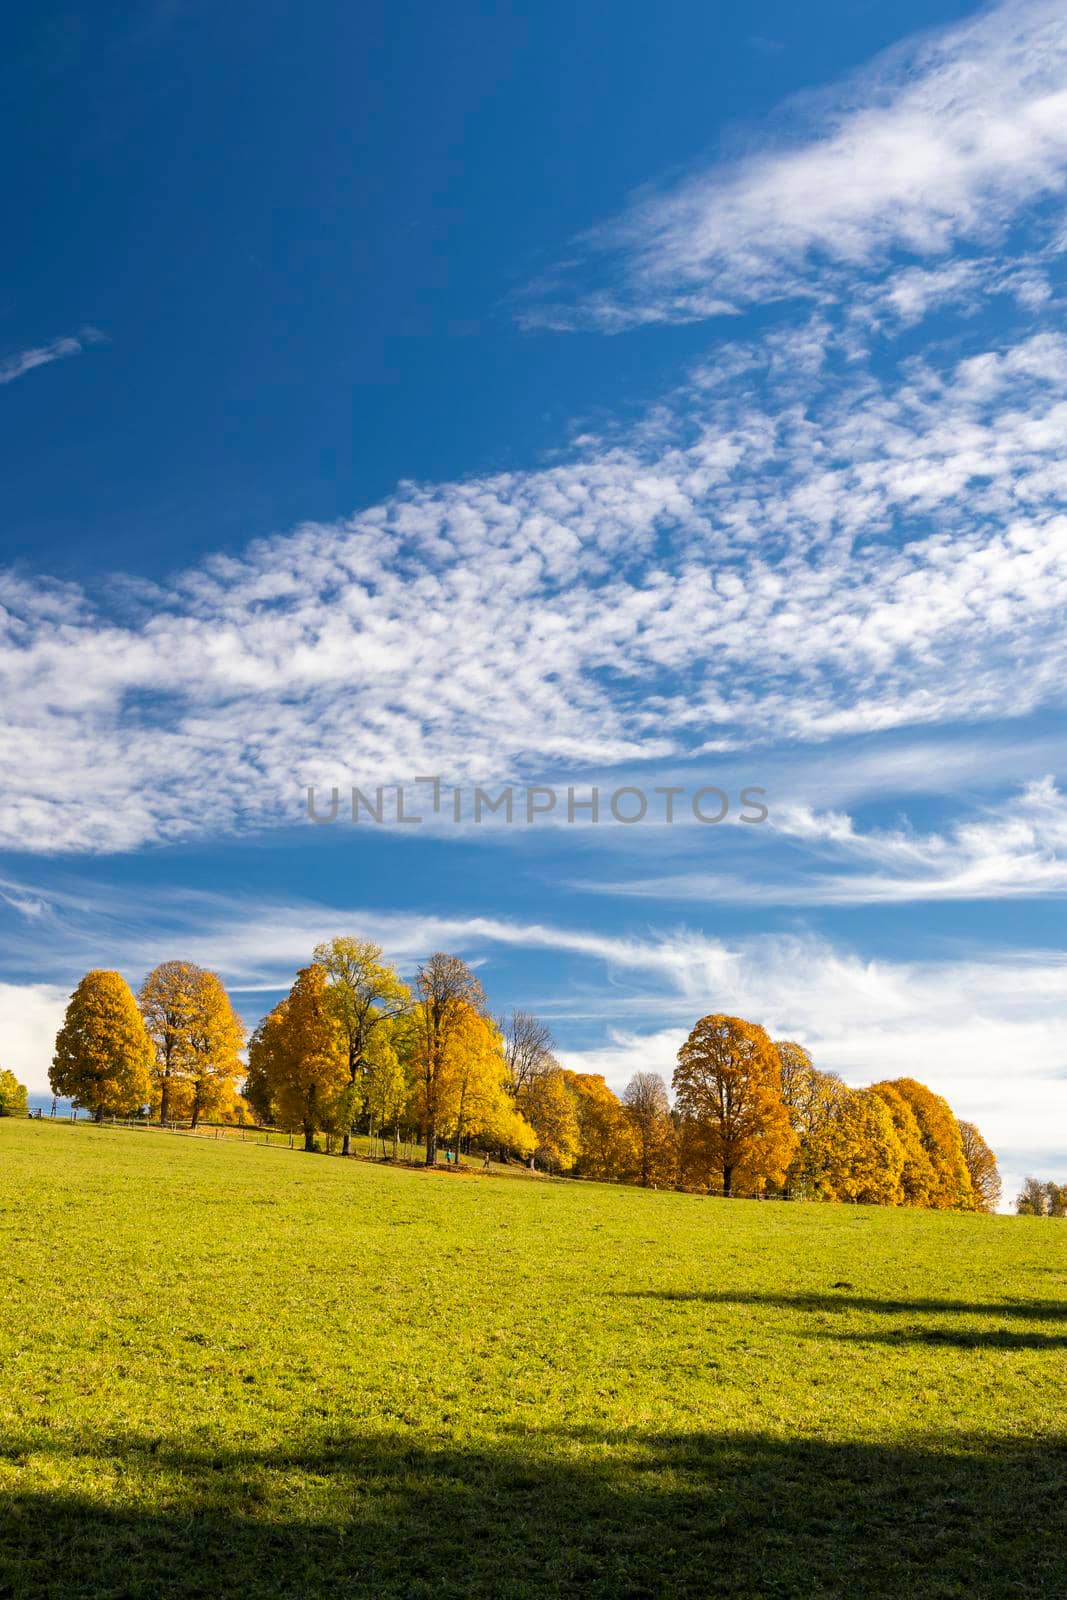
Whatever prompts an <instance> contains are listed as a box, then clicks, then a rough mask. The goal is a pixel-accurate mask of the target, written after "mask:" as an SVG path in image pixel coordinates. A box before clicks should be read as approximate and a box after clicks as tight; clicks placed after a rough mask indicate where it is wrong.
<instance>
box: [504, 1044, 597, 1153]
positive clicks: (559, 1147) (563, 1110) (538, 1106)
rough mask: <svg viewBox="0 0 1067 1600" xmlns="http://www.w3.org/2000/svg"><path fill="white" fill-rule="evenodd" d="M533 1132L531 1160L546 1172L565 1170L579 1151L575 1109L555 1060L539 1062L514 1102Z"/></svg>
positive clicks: (579, 1135)
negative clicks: (536, 1162)
mask: <svg viewBox="0 0 1067 1600" xmlns="http://www.w3.org/2000/svg"><path fill="white" fill-rule="evenodd" d="M516 1104H517V1105H518V1107H519V1109H520V1111H521V1112H522V1114H523V1116H524V1117H525V1118H526V1121H527V1122H528V1123H529V1124H530V1127H531V1128H532V1129H533V1131H534V1134H535V1135H536V1140H537V1143H536V1147H535V1149H534V1150H533V1152H531V1155H532V1161H531V1164H532V1163H533V1161H539V1162H540V1163H541V1165H542V1166H543V1167H546V1168H547V1169H548V1170H549V1171H550V1172H569V1171H570V1170H571V1168H572V1167H573V1166H574V1163H575V1161H576V1160H577V1159H578V1155H579V1152H580V1150H581V1134H580V1129H579V1123H578V1108H577V1105H576V1103H575V1099H574V1096H573V1095H572V1094H571V1092H570V1090H569V1088H568V1087H567V1080H566V1078H565V1077H564V1075H563V1071H562V1068H561V1067H560V1065H559V1062H558V1061H555V1060H553V1061H552V1062H551V1065H546V1064H542V1066H541V1069H540V1070H539V1071H538V1072H536V1073H535V1074H534V1075H533V1076H532V1077H531V1078H528V1079H527V1081H526V1084H525V1086H524V1087H523V1089H522V1092H521V1093H520V1094H519V1096H518V1099H517V1101H516Z"/></svg>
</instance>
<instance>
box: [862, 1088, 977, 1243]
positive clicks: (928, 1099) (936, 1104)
mask: <svg viewBox="0 0 1067 1600" xmlns="http://www.w3.org/2000/svg"><path fill="white" fill-rule="evenodd" d="M874 1087H875V1089H876V1090H877V1089H880V1088H882V1087H883V1085H881V1084H875V1086H874ZM889 1087H890V1088H891V1089H895V1090H896V1091H897V1093H898V1094H899V1095H900V1097H901V1099H902V1100H906V1101H907V1103H908V1105H909V1106H910V1107H911V1109H912V1111H913V1113H914V1115H915V1121H916V1123H917V1124H918V1127H919V1136H920V1138H921V1140H922V1145H923V1149H924V1150H925V1152H926V1155H927V1157H928V1158H929V1161H930V1166H931V1169H932V1172H933V1182H932V1185H931V1189H930V1197H929V1199H928V1201H927V1204H928V1205H929V1206H932V1207H933V1208H934V1209H935V1210H937V1211H952V1210H961V1211H973V1210H974V1207H975V1195H974V1190H973V1188H972V1187H971V1175H970V1173H969V1172H968V1171H967V1163H966V1161H965V1160H964V1155H963V1139H962V1137H961V1135H960V1129H959V1123H958V1122H957V1121H956V1118H955V1116H954V1115H953V1113H952V1109H951V1107H950V1106H949V1104H948V1101H947V1100H943V1099H942V1098H941V1096H940V1095H939V1094H934V1092H933V1090H932V1089H928V1088H927V1087H926V1085H925V1084H924V1083H918V1082H917V1081H916V1080H915V1079H914V1078H891V1079H890V1080H889Z"/></svg>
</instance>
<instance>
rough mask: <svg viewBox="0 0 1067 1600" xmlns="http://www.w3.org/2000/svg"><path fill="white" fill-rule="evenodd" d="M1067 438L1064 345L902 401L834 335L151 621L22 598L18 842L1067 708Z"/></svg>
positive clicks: (189, 826)
mask: <svg viewBox="0 0 1067 1600" xmlns="http://www.w3.org/2000/svg"><path fill="white" fill-rule="evenodd" d="M1065 424H1067V341H1064V340H1063V339H1062V338H1061V337H1059V336H1058V335H1056V334H1055V333H1052V332H1049V331H1046V330H1042V329H1029V330H1027V331H1026V332H1025V333H1023V334H1021V335H1020V336H1019V337H1018V338H1016V339H1015V340H1014V341H1011V342H1002V343H1000V344H999V345H997V346H996V347H992V348H983V349H981V350H979V351H978V352H977V353H975V354H970V355H967V356H966V357H962V358H961V357H958V356H956V355H951V356H948V357H945V356H944V355H942V358H941V359H940V360H935V359H934V357H933V355H929V356H927V357H926V358H923V359H919V358H916V357H908V358H907V359H905V360H902V361H901V362H899V363H897V364H896V365H895V366H893V367H892V368H891V370H890V371H889V373H888V374H885V373H883V374H881V375H876V373H875V371H874V370H873V368H872V367H870V366H864V365H859V366H857V363H856V362H855V361H854V360H842V361H837V360H835V359H834V346H833V338H832V337H831V336H829V335H828V334H827V332H826V330H825V329H824V328H822V327H819V326H812V325H811V324H804V325H803V326H801V327H800V328H798V329H794V330H791V331H790V332H788V333H778V334H773V335H769V336H767V337H765V338H763V339H762V340H759V341H757V342H755V343H753V344H750V345H743V344H742V345H737V346H735V347H732V348H731V349H730V350H728V351H726V352H725V353H724V354H723V357H722V361H721V363H720V364H719V365H718V366H717V367H716V369H715V371H714V372H709V371H707V370H701V371H698V372H696V373H695V374H694V375H692V377H691V378H690V380H688V381H687V382H686V383H685V384H683V385H682V386H681V387H680V388H679V389H678V390H677V391H676V392H675V393H674V394H672V395H670V396H669V397H668V398H667V400H666V401H665V402H664V403H663V404H661V405H660V406H658V407H656V408H655V409H654V411H653V412H652V413H650V415H649V417H648V419H647V420H646V421H645V423H643V424H642V425H639V426H637V427H636V428H634V429H633V430H632V432H631V433H630V434H629V435H627V436H626V437H620V438H617V439H614V440H611V441H600V442H597V441H593V442H591V443H588V444H587V445H586V446H584V447H583V449H582V450H581V451H579V452H577V453H576V454H575V457H574V459H572V460H571V461H570V462H569V463H567V464H565V465H559V466H552V467H550V468H545V469H541V470H531V471H529V472H516V473H507V474H497V475H495V476H491V477H485V478H480V479H473V480H470V481H466V482H458V483H453V484H444V485H440V486H436V487H423V486H415V485H410V486H402V487H401V488H400V489H399V490H398V491H397V493H396V494H395V495H394V496H393V497H392V498H391V499H389V500H388V501H386V502H385V503H383V504H381V505H378V506H375V507H371V508H369V509H368V510H366V511H364V512H362V513H360V514H358V515H357V516H355V517H353V518H352V519H351V520H350V521H348V522H345V523H343V524H337V525H332V526H305V527H302V528H299V529H297V530H296V531H295V532H293V533H292V534H289V535H287V536H284V537H279V538H275V539H272V540H269V541H265V542H259V543H256V544H253V545H251V546H250V547H249V548H248V550H247V551H246V553H245V555H244V556H243V557H242V558H241V559H221V558H220V559H217V560H212V561H208V562H207V563H206V564H204V565H203V566H202V567H200V568H198V569H196V570H194V571H189V572H186V573H183V574H179V575H177V576H176V577H175V578H174V579H173V580H172V581H171V582H170V583H169V584H167V585H166V586H165V587H163V588H161V589H159V590H157V591H154V592H152V593H150V594H149V595H148V596H147V597H146V598H142V599H141V600H140V601H136V602H134V601H130V602H129V603H130V605H131V606H136V609H135V610H132V611H127V612H126V613H125V614H118V613H116V612H114V611H108V610H107V609H106V608H105V607H104V606H103V605H102V604H101V603H99V602H97V601H96V600H95V599H94V597H93V596H91V595H88V594H80V593H78V592H77V591H75V590H71V589H70V588H69V587H65V588H62V589H58V588H57V587H56V586H54V585H50V584H47V583H40V584H36V583H33V582H29V581H27V580H25V579H20V580H15V579H13V578H12V579H10V580H9V581H7V582H5V583H2V584H0V605H2V606H3V611H2V613H0V685H2V688H3V705H4V713H3V716H4V738H5V748H6V750H7V753H8V768H7V770H8V773H9V774H10V775H12V778H11V779H9V791H8V795H7V799H6V805H5V811H4V815H3V818H2V821H0V829H2V832H0V839H2V842H3V843H5V844H7V845H10V846H14V847H16V848H19V847H21V848H27V849H61V850H62V849H76V850H84V849H124V848H134V847H136V846H138V845H140V844H143V843H144V842H146V841H148V840H153V839H160V838H163V839H167V838H171V839H173V838H182V837H187V836H188V835H190V834H192V833H195V832H199V831H204V830H226V829H233V828H238V827H241V826H243V825H246V824H248V823H255V824H263V823H269V822H274V821H277V820H279V819H280V818H285V817H288V818H295V817H296V816H298V815H299V805H300V797H301V795H302V792H303V788H304V786H305V785H307V784H320V785H328V784H330V783H334V782H338V781H340V782H344V781H345V780H346V778H347V779H349V780H351V779H356V780H366V781H368V782H369V781H374V780H375V779H376V778H377V779H378V780H379V781H395V780H397V779H402V778H404V777H407V776H408V775H410V774H412V773H414V772H416V771H440V772H442V773H445V774H452V775H455V776H459V775H461V776H462V777H463V778H464V779H466V780H467V781H470V780H476V781H481V780H482V779H494V778H495V779H503V778H508V777H511V776H513V775H515V776H521V775H523V774H535V775H538V776H544V775H548V774H550V773H553V772H558V771H564V770H567V769H572V768H574V767H576V766H582V767H584V768H587V769H588V768H590V767H594V768H601V769H606V768H609V767H612V766H617V765H619V764H622V763H627V762H634V761H635V760H640V761H644V762H649V763H653V762H656V761H662V760H665V759H668V758H671V757H676V756H678V755H684V754H686V753H689V752H692V751H694V750H699V749H704V748H708V747H709V745H710V747H711V748H715V747H716V745H722V746H724V747H731V746H732V747H734V748H738V747H746V746H748V747H752V746H755V745H758V744H759V743H760V742H761V741H767V740H771V739H774V740H787V741H794V742H808V743H812V742H820V741H828V740H832V739H834V738H835V737H837V736H840V735H843V734H849V733H852V732H855V731H857V730H861V729H864V730H869V729H892V728H901V727H908V726H936V725H938V724H941V723H946V722H950V721H954V720H958V719H961V718H964V719H966V718H978V717H980V718H984V719H987V720H989V719H997V718H1007V717H1011V716H1018V715H1019V714H1021V713H1026V712H1031V711H1035V710H1038V709H1040V708H1042V707H1047V706H1050V705H1057V706H1058V705H1061V704H1062V694H1063V683H1064V676H1065V674H1064V669H1065V666H1067V640H1065V637H1064V634H1063V630H1062V627H1061V626H1060V623H1059V619H1060V617H1061V615H1062V612H1063V609H1064V606H1065V604H1067V516H1065V515H1064V513H1063V509H1062V507H1063V504H1064V491H1065V489H1067V467H1065V466H1064V464H1063V462H1062V452H1061V450H1060V441H1061V439H1062V437H1063V430H1064V426H1065ZM205 770H210V772H211V773H212V774H213V777H212V779H211V781H210V782H205V781H204V780H203V778H202V777H201V774H202V773H203V772H204V771H205ZM15 775H17V777H16V776H15Z"/></svg>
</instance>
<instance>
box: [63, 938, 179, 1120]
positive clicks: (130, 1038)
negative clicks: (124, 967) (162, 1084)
mask: <svg viewBox="0 0 1067 1600" xmlns="http://www.w3.org/2000/svg"><path fill="white" fill-rule="evenodd" d="M153 1059H154V1052H153V1049H152V1042H151V1040H150V1039H149V1037H148V1034H147V1033H146V1031H145V1025H144V1021H143V1019H142V1017H141V1013H140V1011H139V1010H138V1009H137V1001H136V1000H135V999H134V997H133V992H132V990H131V989H130V986H129V984H128V983H127V982H126V980H125V978H124V977H123V976H122V974H121V973H119V972H111V971H108V970H105V969H101V968H95V969H94V970H93V971H92V972H87V973H86V974H85V977H84V978H83V979H82V980H81V982H80V983H79V984H78V987H77V988H76V989H75V991H74V993H73V994H72V995H71V997H70V1004H69V1005H68V1006H67V1014H66V1017H65V1018H64V1021H63V1026H62V1027H61V1028H60V1030H59V1033H58V1034H57V1035H56V1048H55V1055H54V1056H53V1058H52V1067H51V1070H50V1072H49V1074H48V1081H49V1083H50V1084H51V1085H52V1089H53V1091H54V1093H56V1094H62V1095H68V1096H69V1097H70V1099H71V1100H73V1101H74V1103H75V1105H77V1106H83V1107H84V1108H85V1109H86V1110H87V1111H90V1112H91V1113H92V1115H93V1116H94V1117H95V1119H96V1120H97V1121H98V1122H100V1121H102V1120H103V1118H104V1117H105V1116H129V1115H130V1114H131V1113H132V1112H136V1111H140V1110H141V1109H142V1108H143V1107H144V1106H146V1105H147V1104H148V1101H149V1096H150V1094H151V1092H152V1081H151V1067H152V1062H153Z"/></svg>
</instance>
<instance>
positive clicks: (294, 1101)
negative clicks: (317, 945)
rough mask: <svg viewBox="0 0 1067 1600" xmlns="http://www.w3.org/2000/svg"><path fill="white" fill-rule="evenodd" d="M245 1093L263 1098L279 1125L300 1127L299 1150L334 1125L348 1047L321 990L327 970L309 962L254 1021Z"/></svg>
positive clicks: (346, 1077) (345, 1081)
mask: <svg viewBox="0 0 1067 1600" xmlns="http://www.w3.org/2000/svg"><path fill="white" fill-rule="evenodd" d="M248 1065H249V1071H248V1079H247V1080H246V1084H245V1091H246V1094H248V1095H249V1098H250V1099H252V1101H253V1103H257V1102H259V1103H260V1104H261V1103H262V1102H263V1100H264V1099H266V1100H267V1102H268V1103H269V1105H270V1106H271V1108H272V1110H273V1113H274V1115H275V1117H276V1118H277V1120H278V1122H279V1123H280V1124H281V1126H282V1127H284V1128H300V1129H302V1130H303V1134H304V1149H305V1150H314V1148H315V1135H316V1134H317V1133H319V1132H321V1131H322V1130H323V1129H331V1130H332V1129H333V1128H334V1127H335V1125H336V1122H337V1118H338V1116H339V1114H340V1113H339V1108H340V1107H341V1106H343V1104H344V1096H345V1091H346V1089H347V1087H348V1083H349V1075H348V1051H347V1048H346V1041H345V1038H344V1034H343V1032H342V1030H341V1027H340V1025H339V1023H338V1021H337V1017H336V1015H335V1013H334V1011H333V1008H332V1006H331V1005H330V1003H329V1000H328V998H327V995H326V974H325V972H324V970H323V969H322V967H320V966H316V965H314V964H312V965H311V966H310V967H304V968H302V969H301V971H300V972H298V973H297V977H296V982H295V983H294V984H293V987H292V989H291V990H290V991H289V994H288V996H287V997H286V998H285V999H284V1000H283V1001H281V1002H280V1003H279V1004H278V1005H276V1006H275V1007H274V1009H273V1011H271V1012H269V1013H268V1015H267V1016H266V1017H264V1018H263V1021H262V1022H261V1023H260V1024H259V1027H258V1028H257V1029H256V1031H255V1033H254V1034H253V1036H252V1042H251V1046H250V1048H249V1063H248Z"/></svg>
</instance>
